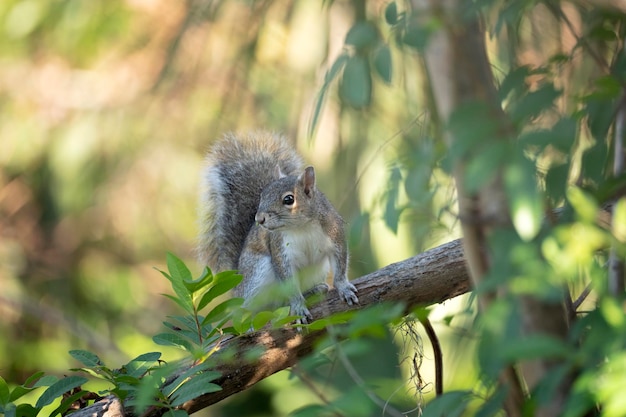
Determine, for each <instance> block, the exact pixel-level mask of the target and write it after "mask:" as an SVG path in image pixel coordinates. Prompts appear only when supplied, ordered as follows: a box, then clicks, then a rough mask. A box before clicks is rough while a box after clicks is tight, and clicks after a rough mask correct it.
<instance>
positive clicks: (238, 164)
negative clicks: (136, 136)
mask: <svg viewBox="0 0 626 417" xmlns="http://www.w3.org/2000/svg"><path fill="white" fill-rule="evenodd" d="M302 166H303V162H302V159H301V158H300V156H299V155H298V154H297V153H296V151H295V150H294V149H293V148H292V147H291V146H290V145H289V142H288V141H287V140H286V139H285V138H284V137H282V136H280V135H278V134H274V133H270V132H253V133H248V134H245V135H235V134H228V135H226V136H224V138H222V139H221V140H219V141H218V142H217V143H215V144H214V145H213V146H212V147H211V149H210V150H209V153H208V154H207V157H206V166H205V168H204V171H203V175H202V189H201V196H200V207H199V212H200V236H199V244H198V259H199V260H200V262H201V263H202V264H203V265H207V266H208V267H209V268H211V270H212V271H213V272H214V273H217V272H221V271H226V270H233V269H237V263H238V260H239V255H240V254H241V250H242V248H243V243H244V241H245V239H246V236H247V235H248V231H249V230H250V228H251V227H252V225H253V224H254V215H255V214H256V211H257V208H258V206H259V200H260V196H261V190H263V188H265V186H267V185H268V184H270V183H271V182H273V181H275V180H276V179H278V173H279V172H281V173H283V174H285V175H297V174H298V173H299V171H301V170H302ZM279 169H280V171H279Z"/></svg>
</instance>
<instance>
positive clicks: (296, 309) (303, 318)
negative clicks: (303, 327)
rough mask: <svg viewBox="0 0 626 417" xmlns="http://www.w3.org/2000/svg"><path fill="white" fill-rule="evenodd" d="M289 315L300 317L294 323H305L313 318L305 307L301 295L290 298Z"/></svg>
mask: <svg viewBox="0 0 626 417" xmlns="http://www.w3.org/2000/svg"><path fill="white" fill-rule="evenodd" d="M291 315H292V316H300V318H299V319H297V320H296V324H307V323H309V322H310V321H312V320H313V316H312V315H311V312H310V311H309V309H308V308H307V307H306V304H305V301H304V298H302V297H300V298H297V299H293V300H291Z"/></svg>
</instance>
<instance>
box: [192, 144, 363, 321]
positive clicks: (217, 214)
mask: <svg viewBox="0 0 626 417" xmlns="http://www.w3.org/2000/svg"><path fill="white" fill-rule="evenodd" d="M286 197H289V198H291V201H292V203H289V200H285V198H286ZM200 204H201V207H200V210H201V213H200V222H201V227H202V229H201V235H200V245H199V258H200V261H201V262H203V263H204V264H206V265H208V266H209V267H210V268H211V270H212V271H213V272H214V273H217V272H221V271H224V270H233V269H238V270H239V271H240V272H241V273H242V274H243V276H244V279H243V281H242V282H241V284H239V286H238V287H237V288H235V291H234V293H235V295H236V296H240V297H243V298H244V299H245V303H246V305H250V304H251V303H252V302H253V301H254V302H259V300H262V299H265V300H267V301H269V303H275V302H276V301H280V300H277V299H276V298H277V297H278V295H277V293H276V288H272V286H273V285H274V284H287V286H288V289H287V293H288V295H287V297H286V298H288V300H289V304H290V306H291V313H292V314H295V315H299V316H303V319H302V320H301V321H303V322H306V321H307V319H308V318H310V313H309V310H308V309H307V307H306V304H305V300H304V296H303V295H302V294H303V292H306V291H308V290H311V289H312V288H321V286H323V285H322V284H323V283H324V282H325V280H326V278H327V276H328V275H329V273H330V272H332V274H333V281H334V286H335V288H336V289H337V291H338V292H339V294H340V295H341V297H342V298H343V299H344V300H345V301H346V302H347V303H348V304H353V303H357V302H358V298H357V296H356V288H355V287H354V286H353V285H352V284H351V283H350V282H349V281H348V277H347V266H348V250H347V245H346V237H345V232H344V222H343V219H342V218H341V216H340V215H339V213H337V211H336V210H335V208H334V207H333V206H332V204H331V203H330V202H329V201H328V199H327V198H326V196H324V194H323V193H322V192H320V191H319V190H318V189H317V188H316V186H315V170H314V169H313V167H307V168H306V169H303V168H302V160H301V158H300V156H299V155H298V154H297V153H296V152H295V151H294V150H293V148H291V147H290V146H288V144H287V141H286V140H285V139H284V138H282V137H280V136H277V135H273V134H270V133H266V132H261V133H255V134H250V135H247V136H234V135H228V136H226V137H224V139H223V140H221V141H219V142H218V143H216V144H215V145H214V146H213V148H212V149H211V151H210V152H209V154H208V156H207V166H206V169H205V171H204V177H203V193H202V200H201V203H200ZM255 219H256V222H257V223H258V224H256V225H255ZM261 304H264V305H267V304H268V302H265V301H262V302H261Z"/></svg>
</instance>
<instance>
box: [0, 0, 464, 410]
mask: <svg viewBox="0 0 626 417" xmlns="http://www.w3.org/2000/svg"><path fill="white" fill-rule="evenodd" d="M384 6H385V2H382V1H370V2H367V3H365V2H362V1H336V2H327V3H325V2H317V1H309V0H283V1H238V0H232V1H198V0H187V1H183V0H177V1H172V0H89V1H84V0H3V1H2V2H1V3H0V375H1V376H2V377H3V378H4V379H6V380H7V381H9V382H10V383H21V382H23V381H24V380H25V379H26V378H27V377H28V376H30V375H31V374H33V373H34V372H35V371H38V370H43V371H46V372H47V373H52V374H57V375H62V374H64V373H67V369H68V368H71V367H75V366H77V365H78V364H77V363H75V362H74V361H73V360H72V359H71V357H70V356H69V355H68V354H67V351H68V350H70V349H88V350H91V351H93V352H96V353H97V354H98V355H99V356H100V357H101V358H102V359H103V360H104V362H105V363H106V364H109V365H110V366H112V367H115V366H119V365H120V364H122V363H125V362H126V361H128V360H129V359H131V358H133V357H135V356H136V355H138V354H140V353H143V352H147V351H151V350H162V348H161V347H156V346H155V345H154V344H153V343H152V341H151V339H150V338H151V336H152V335H154V334H156V333H157V332H159V331H160V328H161V322H162V320H163V319H164V318H165V316H166V315H167V314H168V313H172V312H173V311H175V308H174V305H173V303H171V302H170V301H169V300H167V299H166V298H165V297H162V296H161V295H160V294H162V293H168V292H170V288H169V285H168V282H167V281H166V280H165V279H163V278H162V277H161V276H160V274H159V273H158V272H157V271H155V270H154V269H153V268H154V267H155V266H156V267H162V266H163V264H164V260H165V253H166V251H171V252H173V253H175V254H177V255H178V256H180V257H181V258H183V259H185V260H186V261H187V262H188V264H189V265H190V266H191V267H192V269H194V271H196V272H198V271H200V266H199V265H197V264H196V263H195V261H194V255H193V249H194V241H195V236H196V230H197V227H196V223H195V222H196V202H197V189H198V180H199V175H200V170H201V166H202V158H203V154H204V152H205V151H206V149H207V148H208V146H209V145H210V144H211V142H212V141H213V140H215V139H216V138H218V137H219V136H220V135H221V134H222V133H223V132H226V131H231V130H234V131H241V130H250V129H259V128H263V129H271V130H275V131H278V132H282V133H284V134H285V135H286V136H287V137H289V138H290V139H291V140H293V141H294V143H296V144H297V147H298V149H299V150H300V151H301V152H302V153H303V154H304V156H305V159H306V160H307V161H308V162H310V163H311V164H314V165H315V166H316V168H317V172H318V176H319V183H320V187H321V188H322V189H323V190H324V191H325V193H326V194H327V195H328V196H329V197H330V199H331V200H332V201H333V202H335V204H336V205H337V207H338V209H339V211H340V212H341V213H342V215H343V216H344V217H345V218H346V220H347V222H348V224H349V227H350V246H351V272H350V276H351V277H352V278H354V277H357V276H360V275H362V274H364V273H366V272H370V271H372V270H374V269H376V268H378V267H380V266H382V265H385V264H387V263H389V262H392V261H398V260H401V259H403V258H406V257H408V256H410V255H412V254H415V253H417V252H419V251H420V250H422V249H424V248H426V247H429V246H433V245H435V244H437V243H440V242H443V241H446V240H450V239H452V238H453V237H456V234H455V233H454V232H453V231H452V230H453V226H454V222H453V221H452V220H451V219H453V215H452V214H450V213H449V211H450V210H449V209H448V206H449V204H450V202H451V201H452V200H453V193H452V189H451V188H450V182H449V180H448V178H447V176H445V175H444V174H440V176H439V177H436V176H433V179H432V181H434V182H435V183H437V185H438V186H437V188H436V191H435V192H433V193H430V194H428V198H425V199H424V200H423V203H422V204H412V205H410V206H409V205H405V206H404V207H403V208H402V210H403V211H404V212H405V213H406V214H405V217H407V218H408V219H409V220H410V221H408V222H401V223H400V226H398V225H397V222H398V217H399V215H400V214H399V213H400V211H398V210H397V209H396V206H395V203H397V201H400V200H401V199H402V195H400V196H395V195H394V198H393V199H388V198H387V197H389V193H394V192H396V191H397V190H395V189H392V190H390V189H389V186H388V179H389V178H391V177H392V176H390V173H391V172H393V169H394V166H395V165H394V162H393V161H396V160H398V159H399V158H400V156H402V157H403V158H405V159H407V160H408V159H410V158H411V157H412V156H413V155H415V154H417V153H418V152H419V153H423V152H425V151H426V152H429V155H431V157H430V159H426V160H424V164H423V166H422V172H421V174H419V173H418V174H417V175H416V178H415V179H416V181H418V182H419V181H421V182H420V183H423V185H424V187H426V186H427V185H428V183H429V181H431V180H429V178H430V175H431V172H432V170H431V165H432V164H434V162H435V161H436V160H437V158H438V157H439V156H440V155H441V152H442V150H441V149H438V148H437V146H436V145H435V144H434V142H433V141H421V142H418V141H416V140H415V139H416V138H418V137H422V136H423V133H424V126H423V123H424V120H423V119H424V109H423V103H421V102H420V100H421V99H419V97H421V93H420V92H421V90H422V85H421V83H422V80H421V78H420V76H419V72H417V71H418V58H417V55H416V54H402V55H400V54H398V53H397V51H396V50H394V51H393V53H394V54H396V55H397V56H395V58H397V60H396V61H395V62H396V63H397V64H398V65H397V66H396V67H395V68H394V79H395V82H394V83H392V84H386V83H385V82H384V81H383V80H381V79H379V78H377V77H374V80H373V83H374V84H373V88H374V92H375V100H374V101H373V102H372V104H371V106H370V107H369V108H368V109H366V110H353V109H350V108H349V107H347V106H345V105H344V104H342V102H341V101H340V100H339V99H338V98H337V94H336V91H335V90H334V89H332V88H331V89H329V94H328V96H327V98H326V101H325V102H324V106H323V107H322V112H321V116H320V119H319V124H318V126H317V129H316V131H315V134H314V135H312V136H310V135H309V134H308V129H309V126H310V122H311V118H312V114H313V111H314V104H315V102H316V100H317V98H318V92H319V90H320V88H321V85H322V83H323V80H324V74H325V72H326V70H327V69H328V68H329V67H330V65H331V64H332V62H333V60H334V59H335V58H336V56H337V55H338V54H339V53H340V52H341V50H342V48H343V45H344V39H345V35H346V33H347V31H348V29H349V28H350V27H351V26H352V25H353V24H354V22H355V21H356V20H363V19H364V18H365V17H366V16H368V17H371V18H373V19H375V20H376V21H377V22H378V23H380V24H381V25H380V26H381V30H383V31H385V30H388V29H385V25H384V24H382V23H384V22H383V17H382V10H383V8H384ZM383 36H384V37H389V36H390V35H389V33H383ZM419 175H421V177H419ZM396 188H397V183H396ZM433 196H435V197H436V198H432V197H433ZM398 199H400V200H398ZM391 200H393V203H392V204H391V205H389V204H387V205H386V206H385V204H383V202H387V201H391ZM391 229H397V234H395V233H392V232H391V231H390V230H391ZM373 236H375V238H374V239H373V238H372V237H373ZM166 356H167V358H166V359H172V358H175V357H176V353H175V352H171V353H170V354H169V356H168V355H166ZM286 385H288V386H293V381H292V380H290V381H287V376H286V375H282V376H280V375H279V376H277V377H274V378H273V379H272V380H271V381H269V382H265V383H264V385H262V387H261V390H263V389H264V390H266V391H268V392H275V393H279V392H282V394H283V396H282V397H279V396H278V395H279V394H276V397H275V400H274V403H275V404H286V405H284V408H285V409H283V410H282V411H277V410H278V409H279V408H280V407H278V408H276V407H275V409H274V411H272V410H271V409H270V410H269V411H267V413H268V415H271V414H272V413H279V412H287V411H289V407H291V409H293V407H294V406H295V405H293V404H296V405H297V404H299V403H300V404H301V403H303V402H306V398H308V397H307V395H308V396H311V394H310V393H309V394H307V393H306V390H304V389H301V390H299V391H298V390H297V385H296V388H291V389H292V390H296V391H295V392H297V394H298V395H296V396H295V397H297V398H299V400H298V401H295V403H294V400H293V398H294V395H291V396H290V395H288V394H289V393H290V392H292V391H285V390H283V389H279V388H280V387H284V386H286ZM284 394H287V397H291V399H290V400H289V401H285V399H284V397H285V395H284ZM253 395H254V394H253ZM281 398H283V399H282V400H281ZM248 400H249V399H248ZM234 401H236V400H234ZM212 410H213V411H206V412H205V413H206V415H220V414H217V413H219V411H216V410H217V409H216V408H213V409H212ZM257 411H258V412H259V413H263V412H264V411H263V407H261V409H259V410H257ZM225 412H226V411H225ZM211 413H213V414H211Z"/></svg>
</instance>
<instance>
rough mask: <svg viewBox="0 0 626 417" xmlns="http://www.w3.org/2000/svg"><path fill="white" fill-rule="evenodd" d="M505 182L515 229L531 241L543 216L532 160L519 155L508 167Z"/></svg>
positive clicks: (537, 231) (523, 237) (541, 201)
mask: <svg viewBox="0 0 626 417" xmlns="http://www.w3.org/2000/svg"><path fill="white" fill-rule="evenodd" d="M504 184H505V190H506V193H507V197H508V201H509V206H510V208H511V217H512V219H513V225H514V226H515V230H516V231H517V233H518V234H519V235H520V237H521V238H522V239H524V240H526V241H529V240H531V239H533V238H534V237H535V236H536V235H537V233H539V229H540V227H541V219H542V216H543V200H542V195H541V193H540V192H539V189H538V188H537V180H536V172H535V167H534V165H533V164H532V162H531V161H528V160H527V159H526V158H523V157H518V158H517V160H516V161H515V162H514V163H513V164H511V165H509V166H507V167H506V170H505V173H504Z"/></svg>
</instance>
